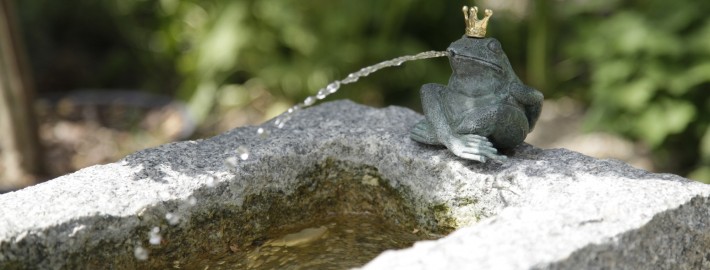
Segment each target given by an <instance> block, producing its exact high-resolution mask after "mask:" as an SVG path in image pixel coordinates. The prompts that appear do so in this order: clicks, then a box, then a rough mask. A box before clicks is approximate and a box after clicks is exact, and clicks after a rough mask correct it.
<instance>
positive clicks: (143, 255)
mask: <svg viewBox="0 0 710 270" xmlns="http://www.w3.org/2000/svg"><path fill="white" fill-rule="evenodd" d="M133 256H135V257H136V259H138V260H139V261H145V260H147V259H148V250H146V249H145V248H143V247H141V246H137V247H136V249H135V250H133Z"/></svg>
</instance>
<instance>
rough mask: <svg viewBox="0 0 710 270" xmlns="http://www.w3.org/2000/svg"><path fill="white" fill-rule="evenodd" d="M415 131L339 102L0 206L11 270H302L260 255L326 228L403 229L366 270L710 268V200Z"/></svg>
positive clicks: (623, 174)
mask: <svg viewBox="0 0 710 270" xmlns="http://www.w3.org/2000/svg"><path fill="white" fill-rule="evenodd" d="M421 119H422V116H421V115H419V114H417V113H415V112H413V111H411V110H408V109H405V108H399V107H387V108H383V109H374V108H370V107H366V106H361V105H357V104H354V103H352V102H349V101H337V102H329V103H324V104H322V105H319V106H316V107H313V108H311V109H307V110H304V111H300V112H297V113H296V114H295V115H294V117H293V118H292V119H291V120H290V121H289V122H287V124H286V126H285V127H284V128H282V129H277V128H274V125H273V123H271V122H267V123H265V124H264V125H262V126H261V127H256V126H254V127H242V128H238V129H234V130H232V131H229V132H227V133H224V134H222V135H219V136H216V137H213V138H210V139H205V140H198V141H186V142H177V143H171V144H166V145H163V146H160V147H157V148H152V149H146V150H143V151H139V152H136V153H134V154H131V155H129V156H127V157H126V158H124V159H122V160H121V161H118V162H116V163H111V164H107V165H98V166H93V167H89V168H86V169H83V170H81V171H78V172H76V173H73V174H69V175H66V176H62V177H59V178H57V179H54V180H51V181H48V182H46V183H42V184H39V185H36V186H32V187H28V188H25V189H23V190H20V191H17V192H12V193H8V194H3V195H0V205H2V207H1V208H0V269H26V268H41V269H97V268H113V269H144V268H176V267H180V268H185V269H204V267H203V266H210V268H209V269H219V268H220V267H224V269H230V267H229V266H230V265H229V264H228V263H222V264H219V263H220V262H222V260H229V258H234V257H239V256H242V257H239V258H242V259H241V260H242V264H233V265H231V266H232V267H231V268H234V266H235V265H239V266H245V267H252V268H258V267H263V268H268V267H267V266H268V265H269V263H281V264H279V265H281V266H283V267H291V268H293V269H298V268H299V267H302V268H308V267H309V266H308V265H306V264H304V263H303V262H301V263H300V264H299V262H298V261H297V260H295V261H294V260H290V261H289V260H284V261H281V262H279V261H275V262H268V258H258V256H256V255H254V256H256V257H254V256H252V255H253V254H257V255H258V254H262V255H263V254H266V253H265V251H266V250H271V251H270V252H272V253H268V254H277V253H278V252H281V251H282V250H283V249H289V248H294V247H295V246H298V247H308V248H314V247H318V246H322V243H324V242H325V241H326V240H324V239H327V235H329V234H332V233H335V231H336V230H337V228H336V227H337V226H339V225H333V224H341V225H342V224H344V225H351V227H348V228H347V229H344V231H347V233H350V232H352V233H353V234H356V235H359V234H363V235H364V234H366V233H367V231H373V230H374V231H375V236H376V235H377V234H378V233H379V234H381V235H382V237H380V238H385V239H387V238H388V237H389V235H390V234H399V233H400V232H406V234H402V235H403V236H398V237H397V239H405V240H406V241H399V242H397V241H394V242H396V243H395V244H393V245H392V246H391V247H389V248H391V250H388V251H384V252H382V253H381V254H379V255H378V256H376V258H374V257H375V255H376V254H377V253H375V254H373V255H372V257H373V258H374V259H373V260H371V261H369V262H367V261H368V260H370V259H365V260H364V261H360V262H359V263H357V264H351V265H347V267H362V268H363V269H465V268H475V269H609V268H613V269H616V268H621V269H703V268H707V269H710V200H709V199H708V198H709V197H710V186H708V185H705V184H701V183H697V182H693V181H691V180H688V179H684V178H682V177H679V176H675V175H669V174H654V173H650V172H646V171H643V170H639V169H635V168H632V167H630V166H628V165H626V164H624V163H622V162H619V161H615V160H599V159H594V158H591V157H588V156H584V155H582V154H579V153H575V152H571V151H568V150H564V149H549V150H543V149H538V148H535V147H532V146H530V145H525V144H524V145H521V146H519V147H517V148H516V149H512V150H510V151H508V152H506V153H505V154H506V155H508V156H509V159H508V160H507V161H505V162H502V163H497V162H489V163H484V164H481V163H476V162H473V161H466V160H461V159H459V158H457V157H455V156H453V155H451V154H450V153H449V152H448V151H447V150H446V149H443V148H440V147H433V146H425V145H421V144H418V143H415V142H413V141H411V140H410V139H409V138H408V132H409V128H411V126H412V125H414V123H416V122H417V121H419V120H421ZM259 128H262V129H266V130H267V131H268V133H269V135H268V136H262V135H260V134H259V133H258V132H257V130H258V129H259ZM361 218H362V220H365V218H367V219H366V220H369V221H366V222H365V221H360V220H361ZM319 222H322V224H321V223H319ZM358 222H363V223H358ZM350 223H352V224H350ZM366 223H367V224H372V223H374V224H375V225H378V226H374V227H373V226H370V225H368V226H370V227H367V226H364V225H362V226H360V225H361V224H366ZM379 225H381V227H380V226H379ZM358 228H374V229H363V231H358ZM454 230H455V231H454ZM451 231H454V232H453V233H451V234H448V233H449V232H451ZM390 232H391V233H390ZM446 234H448V235H446ZM444 235H446V236H444ZM442 236H443V238H441V237H442ZM361 238H362V237H361ZM374 238H377V237H374ZM438 238H440V239H438ZM356 239H357V238H356ZM435 239H438V240H435ZM358 241H360V240H358ZM362 241H364V240H362ZM414 241H419V242H416V243H415V244H414V246H413V247H411V248H405V247H406V246H408V245H411V242H414ZM355 242H357V241H355ZM394 242H393V243H394ZM360 249H364V248H362V247H358V246H354V247H352V248H350V249H349V250H344V251H343V252H346V254H347V252H353V251H354V250H360ZM378 252H379V251H378ZM250 254H252V255H250ZM316 255H317V254H316ZM341 255H342V254H341ZM250 256H251V257H250ZM259 256H260V255H259ZM343 258H347V256H344V257H343ZM338 260H339V261H343V260H344V259H342V260H341V259H338ZM334 261H335V260H334ZM272 266H273V264H272ZM345 266H346V265H331V266H330V267H332V268H336V269H338V268H343V267H345ZM310 267H316V266H313V265H311V266H310ZM317 267H319V268H326V267H328V265H326V264H322V265H317ZM347 267H345V268H347Z"/></svg>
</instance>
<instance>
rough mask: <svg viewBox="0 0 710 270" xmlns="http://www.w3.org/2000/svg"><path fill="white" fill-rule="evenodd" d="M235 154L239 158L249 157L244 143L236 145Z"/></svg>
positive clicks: (245, 158)
mask: <svg viewBox="0 0 710 270" xmlns="http://www.w3.org/2000/svg"><path fill="white" fill-rule="evenodd" d="M237 156H238V157H239V158H240V159H241V160H247V159H249V148H246V146H244V145H242V146H239V147H237Z"/></svg>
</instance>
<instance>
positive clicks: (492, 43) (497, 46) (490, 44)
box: [488, 39, 503, 53]
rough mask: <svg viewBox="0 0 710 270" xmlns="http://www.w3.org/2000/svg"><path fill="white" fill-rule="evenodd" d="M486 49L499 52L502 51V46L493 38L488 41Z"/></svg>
mask: <svg viewBox="0 0 710 270" xmlns="http://www.w3.org/2000/svg"><path fill="white" fill-rule="evenodd" d="M488 49H489V50H491V51H492V52H494V53H501V52H503V47H501V46H500V42H498V41H497V40H495V39H493V40H491V41H490V42H488Z"/></svg>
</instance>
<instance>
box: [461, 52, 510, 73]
mask: <svg viewBox="0 0 710 270" xmlns="http://www.w3.org/2000/svg"><path fill="white" fill-rule="evenodd" d="M449 56H451V57H453V58H463V59H469V60H473V61H476V62H478V63H481V64H483V65H485V66H488V67H491V68H493V69H494V70H495V71H496V72H503V67H501V66H499V65H498V64H496V63H493V62H490V61H487V60H483V59H481V58H478V57H473V56H468V55H463V54H456V53H455V52H454V51H449Z"/></svg>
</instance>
